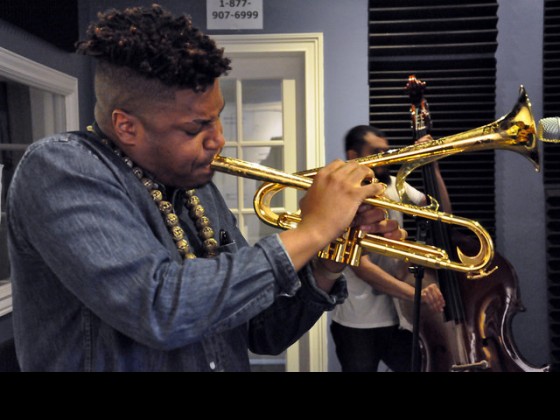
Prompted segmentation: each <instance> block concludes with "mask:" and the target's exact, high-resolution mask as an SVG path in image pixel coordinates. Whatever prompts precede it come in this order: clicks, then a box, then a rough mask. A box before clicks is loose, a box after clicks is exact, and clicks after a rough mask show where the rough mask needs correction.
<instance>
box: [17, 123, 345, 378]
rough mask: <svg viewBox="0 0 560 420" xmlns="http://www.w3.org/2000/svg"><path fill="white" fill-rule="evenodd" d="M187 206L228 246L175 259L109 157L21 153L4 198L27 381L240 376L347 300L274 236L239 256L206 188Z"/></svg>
mask: <svg viewBox="0 0 560 420" xmlns="http://www.w3.org/2000/svg"><path fill="white" fill-rule="evenodd" d="M196 194H197V195H198V197H199V198H200V201H201V204H202V205H203V206H204V208H205V210H206V215H207V216H208V217H209V219H210V220H211V223H212V227H213V229H214V231H215V232H219V231H220V230H225V231H227V232H228V233H229V235H230V237H231V239H232V241H231V243H229V244H226V245H224V246H222V247H221V248H220V254H219V255H218V256H217V257H214V258H196V259H193V260H185V261H183V260H182V258H181V256H180V254H179V253H178V251H177V249H176V246H175V243H174V241H173V239H172V238H171V235H170V233H169V231H168V229H167V227H166V225H165V223H164V220H163V218H162V215H161V213H160V211H159V210H158V208H157V206H156V204H155V203H154V201H153V200H152V198H151V196H150V194H149V192H148V190H147V189H146V188H145V187H144V186H143V185H142V183H141V182H140V181H139V180H138V179H137V178H136V176H135V175H134V174H133V173H132V171H131V170H130V168H129V167H128V166H126V164H125V163H124V162H123V161H122V159H121V158H119V157H118V156H116V155H115V154H114V153H113V152H112V151H111V150H110V149H109V148H108V147H107V146H105V145H103V144H101V142H99V141H98V140H97V139H95V138H93V137H92V136H90V135H89V134H86V133H65V134H61V135H56V136H52V137H49V138H46V139H43V140H40V141H38V142H36V143H34V144H32V145H31V146H30V147H29V149H28V150H27V152H26V153H25V155H24V157H23V158H22V160H21V162H20V165H19V166H18V168H17V170H16V172H15V174H14V177H13V179H12V182H11V185H10V189H9V194H8V199H7V219H8V243H9V253H10V264H11V279H12V290H13V296H12V297H13V326H14V338H15V343H16V351H17V356H18V361H19V364H20V367H21V369H22V370H24V371H247V370H249V361H248V349H250V350H251V351H253V352H255V353H261V354H278V353H280V352H282V351H284V350H285V349H286V348H287V347H288V346H290V345H291V344H292V343H294V342H295V341H297V339H299V338H300V337H301V336H302V335H303V334H304V333H305V332H306V331H307V330H308V329H309V328H311V327H312V326H313V324H314V323H315V322H316V321H317V319H318V318H319V317H320V316H321V315H322V313H323V311H325V310H331V309H332V308H333V307H334V305H336V304H337V303H339V302H341V301H342V300H343V299H344V297H345V296H346V285H345V281H344V278H341V279H340V280H339V281H338V282H337V283H336V284H335V286H334V288H333V289H332V291H331V293H330V294H327V293H325V292H323V291H322V290H320V289H318V288H317V287H316V286H315V280H314V278H313V276H312V274H311V270H310V268H309V266H305V267H304V268H303V269H302V270H300V272H299V273H296V272H295V270H294V267H293V265H292V263H291V260H290V258H289V256H288V255H287V253H286V252H285V250H284V248H283V246H282V243H281V241H280V240H279V238H278V236H277V235H272V236H268V237H266V238H264V239H262V240H260V241H259V242H258V243H257V244H255V245H254V246H248V244H247V242H246V241H245V239H244V238H243V237H242V235H241V233H240V231H239V230H238V228H237V226H236V220H235V217H234V215H233V214H232V213H231V212H230V211H229V209H228V208H227V206H226V204H225V202H224V200H223V198H222V196H221V195H220V193H219V192H218V190H217V188H216V187H215V185H214V184H213V183H210V184H208V185H206V186H204V187H202V188H200V189H197V193H196ZM175 201H176V203H174V204H176V205H177V207H178V208H179V210H180V207H181V206H182V202H181V201H180V200H175ZM178 213H179V217H180V220H181V225H182V227H183V228H184V230H185V232H186V234H187V236H188V241H189V243H190V244H191V246H192V247H194V249H195V253H196V254H197V255H201V253H200V252H201V243H200V240H199V239H198V237H197V233H196V228H195V226H194V225H193V222H192V221H191V219H190V217H189V216H188V211H187V210H186V209H185V211H182V212H181V211H179V212H178Z"/></svg>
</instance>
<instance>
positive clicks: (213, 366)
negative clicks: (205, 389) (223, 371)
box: [210, 362, 216, 370]
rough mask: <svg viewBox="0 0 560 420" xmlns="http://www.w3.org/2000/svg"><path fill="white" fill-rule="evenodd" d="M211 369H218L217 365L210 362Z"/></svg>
mask: <svg viewBox="0 0 560 420" xmlns="http://www.w3.org/2000/svg"><path fill="white" fill-rule="evenodd" d="M210 369H212V370H214V369H216V363H214V362H210Z"/></svg>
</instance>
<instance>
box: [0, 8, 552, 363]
mask: <svg viewBox="0 0 560 420" xmlns="http://www.w3.org/2000/svg"><path fill="white" fill-rule="evenodd" d="M151 3H152V1H125V0H102V1H100V0H96V1H90V0H79V4H80V13H81V16H80V22H81V25H82V31H81V33H83V31H84V30H85V22H88V21H89V20H90V19H93V18H94V17H95V13H96V12H97V11H99V10H104V9H106V8H109V7H117V8H120V7H122V6H130V5H139V4H145V5H148V4H151ZM264 3H265V4H264V30H262V31H243V32H237V31H221V32H219V31H214V32H212V31H209V32H208V33H210V34H218V33H220V34H235V33H293V32H322V33H323V34H324V48H325V51H324V54H325V55H324V64H325V68H324V76H325V105H324V106H325V138H326V160H327V161H330V160H332V159H334V158H337V157H342V156H343V148H342V144H341V139H342V137H343V135H344V133H345V132H346V130H347V129H348V128H349V127H351V126H353V125H356V124H363V123H367V120H368V85H367V83H368V80H367V18H368V13H367V0H345V1H343V2H342V1H340V0H306V1H301V0H264ZM160 4H162V5H163V6H165V7H168V8H169V9H171V10H172V11H174V12H187V13H189V14H191V15H192V17H193V20H194V22H195V24H196V25H197V26H199V27H200V28H201V29H205V28H206V1H205V0H161V1H160ZM542 15H543V1H542V0H509V1H505V0H501V1H500V9H499V18H500V20H499V29H500V37H499V42H500V46H499V49H498V53H497V60H498V87H497V110H496V116H497V117H498V116H501V115H503V114H505V113H507V112H508V111H509V110H510V109H511V107H512V106H513V103H514V102H515V99H516V96H517V89H518V86H519V84H523V85H525V87H526V88H527V89H528V92H529V96H530V98H531V101H532V104H533V111H534V114H535V118H536V119H539V118H540V117H541V116H542V115H541V114H542V92H541V91H542V68H541V63H542V18H543V16H542ZM0 47H3V48H7V49H10V50H12V51H14V52H16V53H18V54H21V55H24V56H26V57H29V58H31V59H33V60H35V61H38V62H40V63H43V64H45V65H48V66H51V67H53V68H56V69H58V70H60V71H63V72H65V73H68V74H70V75H73V76H76V77H78V78H79V79H80V113H81V118H80V119H81V122H82V125H83V126H85V125H86V124H87V123H88V122H89V121H90V120H91V116H92V108H93V98H92V90H91V73H90V68H91V67H90V62H89V60H88V59H85V58H83V57H78V56H75V55H73V54H68V53H63V52H61V51H60V50H57V49H56V48H54V47H52V46H50V45H49V44H47V43H44V42H42V41H41V40H38V39H36V38H34V37H32V36H30V35H27V34H24V33H22V32H21V31H19V30H17V28H14V27H12V26H11V25H9V24H5V23H4V22H2V21H0ZM233 64H234V65H235V63H233ZM496 179H497V184H496V201H497V209H496V210H497V220H498V226H497V227H498V232H497V234H498V240H497V244H496V246H497V249H498V251H499V252H501V253H502V254H503V255H504V256H505V257H506V258H508V259H509V260H510V261H511V262H512V263H513V264H514V267H515V269H516V271H517V274H518V276H519V284H520V288H521V297H522V300H523V303H524V304H525V306H526V309H527V310H526V312H525V313H522V314H519V315H517V316H516V317H515V318H514V322H513V328H514V336H515V340H516V342H517V344H518V346H519V348H520V352H521V354H522V355H523V357H524V358H526V359H527V360H528V361H529V362H530V363H533V364H537V365H541V364H544V363H547V360H548V330H547V320H546V317H547V315H546V307H547V304H546V279H545V275H546V272H545V266H544V265H545V255H544V207H543V204H544V203H543V186H542V179H541V176H540V175H539V174H536V173H534V171H533V169H532V167H531V165H530V164H529V163H528V162H527V161H524V160H523V158H521V157H519V156H517V155H514V154H513V153H509V152H498V153H497V163H496ZM0 328H3V325H2V324H0ZM331 350H332V349H331ZM330 360H331V361H330V369H331V370H333V371H335V370H338V363H337V362H336V359H335V356H334V353H332V351H331V354H330Z"/></svg>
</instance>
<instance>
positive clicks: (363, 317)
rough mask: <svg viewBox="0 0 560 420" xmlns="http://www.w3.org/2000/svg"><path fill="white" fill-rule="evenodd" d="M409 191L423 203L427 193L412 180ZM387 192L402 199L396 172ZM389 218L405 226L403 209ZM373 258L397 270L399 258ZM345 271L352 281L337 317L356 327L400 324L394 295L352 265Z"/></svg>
mask: <svg viewBox="0 0 560 420" xmlns="http://www.w3.org/2000/svg"><path fill="white" fill-rule="evenodd" d="M406 193H407V194H408V197H409V198H410V200H411V201H412V202H413V203H416V204H419V203H420V202H421V200H422V199H423V198H424V194H422V193H421V192H420V191H418V190H417V189H415V188H413V187H412V186H410V185H409V184H406ZM385 196H386V197H387V198H389V199H390V200H393V201H400V199H399V195H398V193H397V189H396V187H395V177H393V176H391V184H389V185H388V186H387V190H386V191H385ZM389 218H390V219H394V220H397V221H398V222H399V224H400V225H401V226H402V223H403V218H402V213H400V212H398V211H395V210H389ZM370 259H371V261H372V262H373V263H374V264H377V265H378V266H380V267H381V268H382V269H383V270H385V271H386V272H388V273H390V274H392V275H395V274H396V270H397V268H398V265H399V261H398V260H397V259H395V258H390V257H385V256H383V255H380V254H370ZM344 275H345V277H346V281H347V285H348V298H346V300H345V301H344V303H342V304H341V305H337V306H336V307H335V309H334V310H333V315H332V319H333V321H336V322H337V323H339V324H341V325H344V326H347V327H352V328H379V327H388V326H391V325H398V324H399V317H398V314H397V310H396V309H395V304H394V303H393V297H391V296H389V295H386V294H383V293H380V292H377V291H376V290H374V289H373V288H372V287H371V286H370V285H369V284H367V283H366V282H365V281H363V280H361V279H360V278H359V277H358V276H356V275H355V274H354V271H353V270H352V268H351V267H347V268H346V269H345V270H344Z"/></svg>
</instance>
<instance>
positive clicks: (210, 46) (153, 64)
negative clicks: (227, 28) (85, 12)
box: [76, 4, 231, 91]
mask: <svg viewBox="0 0 560 420" xmlns="http://www.w3.org/2000/svg"><path fill="white" fill-rule="evenodd" d="M97 17H98V21H97V22H94V23H92V24H91V25H90V26H89V27H88V29H87V32H86V34H87V37H86V39H84V40H82V41H79V42H78V43H77V44H76V46H77V52H78V53H79V54H85V55H89V56H92V57H95V58H96V59H98V60H99V61H101V62H105V63H108V64H110V65H112V66H116V67H126V68H128V69H131V70H133V71H134V72H137V73H139V74H140V75H142V76H144V77H145V78H147V79H157V80H159V81H160V82H161V83H163V84H164V85H166V86H169V87H175V88H190V89H193V90H194V91H203V90H205V89H206V88H207V87H208V86H210V85H212V84H213V82H214V80H215V79H216V78H217V77H219V76H221V75H222V74H225V73H226V72H227V71H228V70H230V69H231V67H230V60H229V58H226V57H224V56H223V48H221V49H220V48H217V46H216V43H215V42H214V41H213V40H212V39H210V38H209V37H208V36H207V35H204V34H203V33H202V32H201V31H200V30H199V29H197V28H195V27H193V25H192V21H191V18H190V16H187V15H182V16H179V17H174V16H173V15H172V14H171V13H170V12H169V11H167V10H165V9H163V8H162V7H161V6H159V5H157V4H154V5H152V6H151V7H131V8H127V9H124V10H122V11H119V10H115V9H111V10H108V11H106V12H103V13H99V14H98V15H97Z"/></svg>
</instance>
